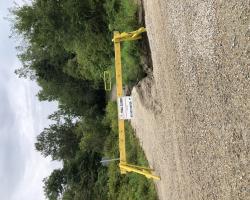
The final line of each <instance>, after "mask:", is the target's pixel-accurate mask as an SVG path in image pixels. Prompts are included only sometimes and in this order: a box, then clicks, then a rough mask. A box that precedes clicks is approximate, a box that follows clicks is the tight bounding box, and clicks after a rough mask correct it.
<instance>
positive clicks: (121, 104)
mask: <svg viewBox="0 0 250 200" xmlns="http://www.w3.org/2000/svg"><path fill="white" fill-rule="evenodd" d="M117 102H118V115H119V119H132V118H133V102H132V97H131V96H124V97H119V98H118V101H117Z"/></svg>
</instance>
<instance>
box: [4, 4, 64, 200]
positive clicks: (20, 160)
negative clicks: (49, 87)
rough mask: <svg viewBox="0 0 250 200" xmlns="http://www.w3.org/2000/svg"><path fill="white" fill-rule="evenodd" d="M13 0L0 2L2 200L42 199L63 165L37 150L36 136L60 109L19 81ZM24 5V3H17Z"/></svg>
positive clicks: (26, 82)
mask: <svg viewBox="0 0 250 200" xmlns="http://www.w3.org/2000/svg"><path fill="white" fill-rule="evenodd" d="M13 2H14V1H13V0H0V198H1V200H43V199H45V197H44V195H43V182H42V180H43V178H45V177H47V176H49V174H50V173H51V171H52V170H53V169H55V168H60V167H61V163H58V162H52V161H51V159H50V158H44V157H42V156H41V154H40V153H39V152H37V151H35V148H34V143H35V141H36V136H37V135H38V134H39V133H40V132H41V131H42V130H43V128H44V127H47V126H48V125H49V124H51V123H52V122H51V121H49V120H48V119H47V116H48V115H49V114H51V113H53V112H54V111H55V110H56V109H57V104H56V103H52V102H39V101H38V99H37V97H36V94H37V92H38V91H39V87H38V86H37V84H36V83H35V82H34V81H30V80H25V79H20V78H18V77H17V76H16V75H15V74H14V70H15V69H17V68H20V67H21V63H20V62H19V60H18V58H17V56H16V55H17V51H16V49H15V46H17V45H18V43H17V40H16V39H10V38H9V36H10V35H11V30H10V29H11V23H10V22H9V21H8V20H6V19H5V18H6V17H8V8H11V7H13V5H14V3H13ZM15 2H17V3H19V4H20V3H22V1H21V0H20V1H17V0H16V1H15Z"/></svg>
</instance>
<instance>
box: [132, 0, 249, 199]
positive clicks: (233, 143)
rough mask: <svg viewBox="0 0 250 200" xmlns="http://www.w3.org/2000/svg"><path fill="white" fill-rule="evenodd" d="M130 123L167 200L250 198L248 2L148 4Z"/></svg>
mask: <svg viewBox="0 0 250 200" xmlns="http://www.w3.org/2000/svg"><path fill="white" fill-rule="evenodd" d="M143 5H144V9H145V22H146V28H147V35H148V39H149V44H150V49H151V54H152V61H153V72H152V73H151V74H149V75H148V77H146V78H145V79H143V80H142V81H141V82H140V83H139V84H138V85H137V86H136V87H135V88H134V89H133V91H132V96H133V101H134V109H135V118H134V119H133V120H132V121H131V123H132V126H133V127H134V129H135V130H136V135H137V137H138V138H139V140H140V142H141V145H142V147H143V149H144V151H145V153H146V155H147V158H148V160H149V163H150V165H151V167H153V168H154V169H155V170H156V174H159V175H160V176H161V179H162V180H161V181H156V187H157V191H158V194H159V198H160V199H161V200H168V199H170V200H175V199H183V200H184V199H185V200H187V199H190V200H195V199H199V200H200V199H220V200H223V199H232V200H236V199H242V200H246V199H247V198H249V178H250V177H249V167H248V166H249V135H250V1H249V0H237V1H236V0H235V1H231V0H227V1H223V0H219V1H210V0H204V1H200V0H192V1H186V0H144V1H143Z"/></svg>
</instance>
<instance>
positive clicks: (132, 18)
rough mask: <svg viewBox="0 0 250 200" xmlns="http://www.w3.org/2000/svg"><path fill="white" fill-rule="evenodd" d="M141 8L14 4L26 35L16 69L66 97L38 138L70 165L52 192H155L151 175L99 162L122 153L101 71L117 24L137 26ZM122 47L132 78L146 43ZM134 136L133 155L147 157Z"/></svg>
mask: <svg viewBox="0 0 250 200" xmlns="http://www.w3.org/2000/svg"><path fill="white" fill-rule="evenodd" d="M136 12H137V6H136V5H135V3H134V1H133V0H126V1H123V0H33V1H32V2H31V4H25V5H23V6H18V5H16V6H15V7H14V8H13V9H11V13H12V16H13V30H14V35H13V36H12V37H16V36H18V37H20V36H21V38H22V45H21V46H19V47H18V49H19V52H20V53H19V55H18V56H19V59H20V60H21V62H22V64H23V66H22V68H19V69H17V70H16V71H15V72H16V74H17V75H18V76H19V77H24V78H29V79H32V80H35V81H36V82H37V83H38V85H39V86H40V87H41V89H40V91H39V92H38V94H37V96H38V98H39V100H40V101H57V102H58V105H59V106H58V110H57V111H56V112H54V113H52V114H51V115H50V116H49V119H51V120H53V122H54V123H53V124H51V125H50V126H49V127H47V128H44V130H43V131H42V132H41V133H40V134H39V135H38V137H37V141H36V143H35V148H36V150H37V151H39V152H41V154H42V155H43V156H45V157H47V156H50V157H51V158H52V160H58V161H61V162H62V165H63V167H62V168H61V169H55V170H54V171H53V172H52V173H51V175H50V176H49V177H47V178H45V179H44V193H45V196H46V198H47V199H49V200H58V199H63V200H99V199H100V200H105V199H114V200H116V199H156V193H155V190H154V186H153V183H152V182H150V181H148V180H146V179H145V178H144V177H141V176H138V175H129V176H128V177H124V176H121V175H120V174H119V171H118V167H117V165H116V163H112V164H111V165H110V166H108V167H105V166H102V165H101V164H100V160H101V158H102V157H104V156H109V157H116V156H118V146H117V142H118V138H117V137H118V134H117V113H116V105H115V104H114V103H108V102H107V95H106V92H105V91H104V86H103V77H102V75H103V72H104V71H105V70H110V67H111V66H112V65H113V57H114V55H113V54H114V53H113V44H112V42H111V38H112V32H113V31H114V30H120V31H131V30H134V29H135V28H137V26H138V23H137V20H136ZM123 49H124V50H123V52H122V54H123V55H124V56H123V57H124V59H123V63H124V64H126V66H127V68H128V70H127V71H128V73H127V74H125V82H126V83H130V82H133V81H136V79H137V77H138V74H140V72H141V69H140V67H139V51H138V49H137V48H136V45H135V44H128V43H126V44H124V48H123ZM127 126H129V125H127ZM130 135H131V136H130V137H131V138H132V137H133V136H132V135H133V134H132V129H131V128H130ZM129 141H130V142H129V143H130V145H131V160H132V161H134V162H141V163H142V164H147V162H146V160H145V158H144V155H143V153H142V151H141V149H140V148H139V145H138V144H137V143H136V142H135V138H132V139H130V140H129ZM132 146H135V147H136V148H132Z"/></svg>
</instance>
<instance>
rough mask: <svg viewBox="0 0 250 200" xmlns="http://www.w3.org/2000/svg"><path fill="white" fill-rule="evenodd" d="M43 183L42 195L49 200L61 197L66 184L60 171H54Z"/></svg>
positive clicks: (62, 172)
mask: <svg viewBox="0 0 250 200" xmlns="http://www.w3.org/2000/svg"><path fill="white" fill-rule="evenodd" d="M43 182H44V193H45V196H46V197H47V198H48V199H49V200H57V199H58V198H59V197H60V196H62V194H63V192H64V190H65V185H66V183H67V182H66V179H65V174H64V171H63V170H61V169H55V170H54V171H53V172H52V173H51V174H50V176H49V177H47V178H45V179H44V180H43Z"/></svg>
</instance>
